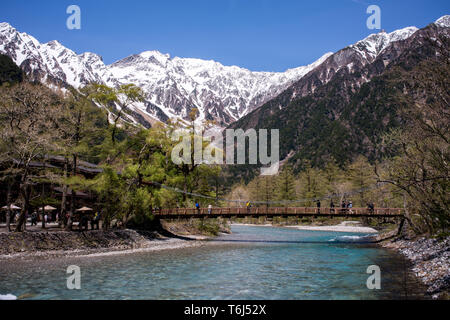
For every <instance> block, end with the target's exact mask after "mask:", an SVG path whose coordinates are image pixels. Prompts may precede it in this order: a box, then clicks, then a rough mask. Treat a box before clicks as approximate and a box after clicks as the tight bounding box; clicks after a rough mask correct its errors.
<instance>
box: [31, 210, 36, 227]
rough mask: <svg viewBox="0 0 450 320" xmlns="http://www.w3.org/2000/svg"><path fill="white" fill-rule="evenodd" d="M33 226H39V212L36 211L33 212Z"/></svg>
mask: <svg viewBox="0 0 450 320" xmlns="http://www.w3.org/2000/svg"><path fill="white" fill-rule="evenodd" d="M31 226H37V213H36V211H34V212H33V213H32V214H31Z"/></svg>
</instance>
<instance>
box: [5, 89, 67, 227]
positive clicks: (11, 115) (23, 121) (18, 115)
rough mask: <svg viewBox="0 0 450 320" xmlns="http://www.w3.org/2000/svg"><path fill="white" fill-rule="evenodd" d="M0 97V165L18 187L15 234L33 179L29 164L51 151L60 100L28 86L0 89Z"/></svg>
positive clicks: (24, 211)
mask: <svg viewBox="0 0 450 320" xmlns="http://www.w3.org/2000/svg"><path fill="white" fill-rule="evenodd" d="M0 95H1V96H0V123H1V125H0V145H1V146H0V149H1V150H2V153H1V158H0V161H1V162H3V163H6V164H9V166H8V170H9V172H8V173H7V174H11V173H12V174H14V176H15V177H17V180H18V183H19V187H18V189H19V191H20V197H21V202H22V211H21V214H20V216H19V220H18V222H17V226H16V231H23V228H24V223H25V219H26V214H27V213H28V210H29V207H30V200H31V196H32V185H33V180H34V179H36V178H37V177H36V176H35V175H34V171H33V162H34V161H36V160H41V161H45V156H46V155H47V154H49V153H50V152H51V151H53V150H54V144H53V141H54V140H55V139H56V137H55V135H54V130H53V129H54V127H53V122H52V121H51V119H52V118H53V117H54V116H55V112H57V108H58V106H59V105H60V103H61V98H60V97H58V96H57V95H56V94H55V93H54V92H52V91H51V90H50V89H47V88H44V87H41V86H38V85H32V84H29V83H21V84H18V85H15V86H12V87H3V88H2V90H1V91H0ZM15 177H13V179H15Z"/></svg>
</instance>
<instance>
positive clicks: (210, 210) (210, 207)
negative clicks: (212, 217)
mask: <svg viewBox="0 0 450 320" xmlns="http://www.w3.org/2000/svg"><path fill="white" fill-rule="evenodd" d="M211 213H212V205H209V206H208V214H211Z"/></svg>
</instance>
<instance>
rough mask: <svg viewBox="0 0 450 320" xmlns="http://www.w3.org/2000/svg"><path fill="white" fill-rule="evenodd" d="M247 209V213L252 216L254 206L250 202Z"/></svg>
mask: <svg viewBox="0 0 450 320" xmlns="http://www.w3.org/2000/svg"><path fill="white" fill-rule="evenodd" d="M246 207H247V213H248V214H250V211H251V209H252V204H251V203H250V201H247V204H246Z"/></svg>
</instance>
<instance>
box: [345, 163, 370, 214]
mask: <svg viewBox="0 0 450 320" xmlns="http://www.w3.org/2000/svg"><path fill="white" fill-rule="evenodd" d="M348 177H349V180H350V182H351V184H352V187H353V190H358V191H359V192H358V197H357V200H358V205H359V206H360V207H365V206H366V204H367V201H368V200H369V197H368V196H369V191H368V190H365V189H366V188H368V187H370V186H372V185H374V184H375V183H376V177H375V172H374V170H373V167H372V166H371V165H370V163H369V161H368V160H367V158H365V157H364V156H359V157H358V158H357V159H356V160H355V161H354V162H353V163H352V164H351V165H350V166H349V168H348Z"/></svg>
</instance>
